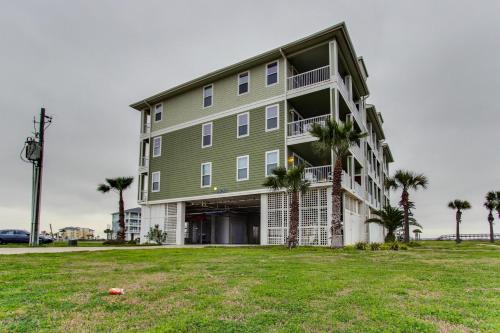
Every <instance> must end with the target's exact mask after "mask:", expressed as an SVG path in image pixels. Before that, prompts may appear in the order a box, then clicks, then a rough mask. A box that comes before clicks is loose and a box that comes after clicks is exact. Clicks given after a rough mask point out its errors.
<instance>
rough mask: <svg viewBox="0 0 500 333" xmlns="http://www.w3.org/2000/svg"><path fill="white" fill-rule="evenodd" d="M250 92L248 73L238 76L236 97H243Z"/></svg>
mask: <svg viewBox="0 0 500 333" xmlns="http://www.w3.org/2000/svg"><path fill="white" fill-rule="evenodd" d="M249 90H250V72H245V73H241V74H238V95H244V94H246V93H247V92H248V91H249Z"/></svg>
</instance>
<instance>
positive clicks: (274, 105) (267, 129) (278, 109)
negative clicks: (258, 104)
mask: <svg viewBox="0 0 500 333" xmlns="http://www.w3.org/2000/svg"><path fill="white" fill-rule="evenodd" d="M272 107H276V111H277V113H276V125H277V126H276V128H271V129H269V128H267V119H268V117H267V111H268V110H269V109H270V108H272ZM265 122H266V132H271V131H276V130H279V129H280V105H279V104H273V105H268V106H266V119H265Z"/></svg>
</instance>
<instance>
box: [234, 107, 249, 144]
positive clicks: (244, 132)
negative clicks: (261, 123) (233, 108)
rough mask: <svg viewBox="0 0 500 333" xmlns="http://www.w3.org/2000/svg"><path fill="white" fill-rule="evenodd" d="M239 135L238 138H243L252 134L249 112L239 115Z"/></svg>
mask: <svg viewBox="0 0 500 333" xmlns="http://www.w3.org/2000/svg"><path fill="white" fill-rule="evenodd" d="M237 122H238V126H237V127H238V133H237V135H236V136H237V137H238V138H243V137H245V136H248V134H249V132H250V128H249V127H250V118H249V115H248V112H245V113H242V114H239V115H238V121H237Z"/></svg>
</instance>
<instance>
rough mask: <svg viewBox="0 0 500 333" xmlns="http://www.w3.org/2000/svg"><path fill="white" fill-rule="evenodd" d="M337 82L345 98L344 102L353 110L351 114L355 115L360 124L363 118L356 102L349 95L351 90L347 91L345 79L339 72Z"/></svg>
mask: <svg viewBox="0 0 500 333" xmlns="http://www.w3.org/2000/svg"><path fill="white" fill-rule="evenodd" d="M335 77H336V81H337V86H338V87H339V90H340V93H341V94H342V95H343V96H344V100H345V101H346V102H347V105H348V106H349V108H350V109H351V112H352V113H353V114H355V115H354V117H355V118H356V119H357V120H358V122H361V117H360V112H359V109H358V107H357V106H356V104H355V103H354V101H353V100H352V97H351V96H350V94H349V90H348V89H347V85H346V84H345V81H344V79H343V78H342V76H341V75H340V73H339V72H337V74H336V76H335Z"/></svg>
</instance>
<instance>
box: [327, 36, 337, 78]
mask: <svg viewBox="0 0 500 333" xmlns="http://www.w3.org/2000/svg"><path fill="white" fill-rule="evenodd" d="M329 56H330V77H332V78H333V77H335V75H336V74H337V72H338V68H339V66H338V63H339V62H338V48H337V41H336V40H332V41H331V42H330V43H329Z"/></svg>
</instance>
